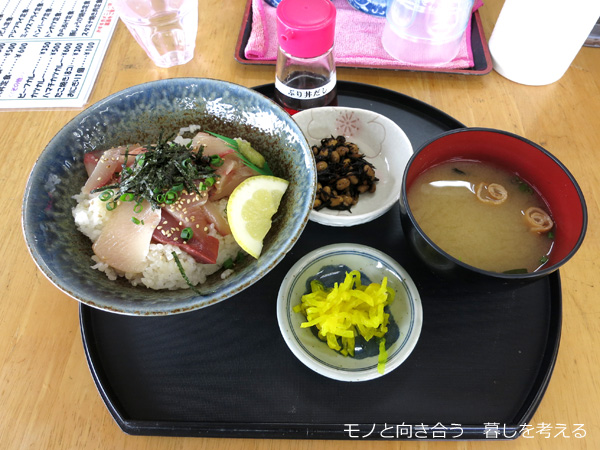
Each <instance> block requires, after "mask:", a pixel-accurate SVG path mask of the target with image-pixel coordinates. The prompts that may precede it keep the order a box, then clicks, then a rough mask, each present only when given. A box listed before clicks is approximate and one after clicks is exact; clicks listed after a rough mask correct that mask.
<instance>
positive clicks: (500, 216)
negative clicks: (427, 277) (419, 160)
mask: <svg viewBox="0 0 600 450" xmlns="http://www.w3.org/2000/svg"><path fill="white" fill-rule="evenodd" d="M407 196H408V203H409V205H410V209H411V211H412V213H413V215H414V217H415V219H416V221H417V223H418V224H419V226H420V227H421V229H422V230H423V231H424V232H425V233H426V234H427V235H428V236H429V237H430V238H431V240H432V241H433V242H434V243H435V244H436V245H438V246H439V247H440V248H442V249H443V250H444V251H446V252H447V253H449V254H450V255H452V256H453V257H455V258H456V259H458V260H460V261H462V262H464V263H466V264H469V265H471V266H473V267H477V268H479V269H483V270H487V271H491V272H505V273H529V272H534V271H537V270H540V269H541V268H542V267H543V266H544V265H545V264H546V263H547V262H548V259H549V255H550V252H551V251H552V247H553V243H554V227H555V224H554V222H553V220H552V218H551V214H550V209H549V208H548V205H546V203H545V202H544V200H543V199H542V197H541V196H540V195H539V194H538V193H537V192H536V191H535V189H534V187H533V186H531V185H530V184H528V183H527V181H526V180H523V179H521V178H520V177H519V175H518V174H516V173H512V172H509V171H506V170H504V169H500V168H498V167H495V166H493V165H490V164H488V163H483V162H477V161H452V162H446V163H443V164H440V165H438V166H435V167H432V168H430V169H428V170H426V171H425V172H424V173H422V174H421V175H419V176H418V177H417V179H416V180H415V181H414V183H413V184H412V186H411V187H410V188H409V190H408V192H407Z"/></svg>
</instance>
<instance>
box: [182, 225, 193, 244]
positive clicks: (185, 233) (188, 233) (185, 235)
mask: <svg viewBox="0 0 600 450" xmlns="http://www.w3.org/2000/svg"><path fill="white" fill-rule="evenodd" d="M193 236H194V230H192V229H191V228H190V227H186V228H184V229H183V230H181V239H183V240H184V241H189V240H190V239H191V238H192V237H193Z"/></svg>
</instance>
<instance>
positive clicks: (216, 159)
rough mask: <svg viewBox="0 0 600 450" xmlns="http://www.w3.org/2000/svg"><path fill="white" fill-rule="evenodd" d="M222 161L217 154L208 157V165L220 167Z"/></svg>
mask: <svg viewBox="0 0 600 450" xmlns="http://www.w3.org/2000/svg"><path fill="white" fill-rule="evenodd" d="M223 163H224V161H223V158H221V157H220V156H219V155H212V156H211V157H210V165H211V166H215V167H221V166H222V165H223Z"/></svg>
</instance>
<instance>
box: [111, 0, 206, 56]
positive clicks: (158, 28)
mask: <svg viewBox="0 0 600 450" xmlns="http://www.w3.org/2000/svg"><path fill="white" fill-rule="evenodd" d="M113 5H114V7H115V10H116V12H117V13H118V14H119V18H120V19H121V20H122V21H123V23H124V24H125V25H126V26H127V28H128V29H129V31H130V32H131V34H132V35H133V37H134V38H135V40H136V41H137V42H138V44H140V45H141V47H142V48H143V49H144V50H145V51H146V53H147V54H148V56H149V57H150V59H152V61H153V62H154V64H156V65H157V66H158V67H172V66H176V65H179V64H185V63H187V62H189V61H190V60H191V59H192V58H193V56H194V47H195V45H196V33H197V32H198V0H113Z"/></svg>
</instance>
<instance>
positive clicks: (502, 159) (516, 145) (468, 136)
mask: <svg viewBox="0 0 600 450" xmlns="http://www.w3.org/2000/svg"><path fill="white" fill-rule="evenodd" d="M457 160H467V161H477V162H482V163H487V164H488V165H490V166H495V167H498V168H500V169H504V170H506V171H509V172H513V173H515V174H516V175H517V176H518V177H519V178H520V179H521V180H523V181H525V182H526V183H527V184H528V185H529V186H531V187H532V188H533V189H534V190H535V191H537V193H538V194H539V195H540V196H541V197H542V199H543V200H544V201H545V203H546V205H547V206H548V208H549V210H550V214H551V217H552V220H553V221H554V224H555V225H554V228H553V230H552V231H553V234H554V236H553V241H554V242H553V247H552V251H551V252H550V255H549V260H548V261H547V262H546V263H545V264H544V265H543V266H542V267H541V268H540V269H539V270H537V271H534V272H528V273H514V272H513V271H507V272H492V271H489V270H483V269H480V268H477V267H473V266H471V265H469V264H466V263H464V262H462V261H460V260H458V259H457V258H455V257H454V256H452V255H450V254H449V253H447V252H445V251H444V250H442V249H441V248H440V247H439V246H438V245H437V244H436V243H435V242H434V241H433V240H432V239H431V238H430V237H429V236H428V235H427V234H426V233H425V232H424V231H423V229H422V228H421V226H420V225H419V223H418V222H417V220H416V219H415V217H414V215H413V213H412V211H411V207H410V205H409V203H408V192H410V189H411V186H412V185H413V183H414V182H415V180H416V179H417V177H418V176H419V175H421V174H422V173H423V172H425V171H426V170H427V169H429V168H432V167H434V166H437V165H440V164H443V163H446V162H453V161H457ZM400 216H401V217H400V218H401V223H402V229H403V231H404V235H405V237H406V239H407V241H408V243H409V246H410V247H411V248H412V250H413V251H414V252H415V253H416V254H417V255H418V257H419V258H420V259H421V260H422V261H423V262H424V263H425V264H426V265H427V266H428V267H429V268H430V269H432V270H433V271H434V272H436V273H440V274H445V275H449V276H452V277H454V276H463V275H468V274H471V275H476V276H487V277H493V278H500V279H515V280H532V279H538V278H540V277H543V276H546V275H548V274H550V273H552V272H554V271H556V270H557V269H558V268H559V267H561V266H562V265H563V264H565V263H566V262H567V261H568V260H569V259H571V257H572V256H573V255H574V254H575V253H576V252H577V250H578V249H579V247H580V246H581V244H582V242H583V239H584V236H585V233H586V229H587V208H586V204H585V199H584V197H583V193H582V192H581V189H580V188H579V185H578V184H577V182H576V181H575V179H574V178H573V176H572V175H571V173H570V172H569V171H568V170H567V168H566V167H565V166H564V165H563V164H562V163H561V162H560V161H559V160H558V159H556V158H555V157H554V156H553V155H552V154H550V152H548V151H547V150H545V149H543V148H542V147H540V146H539V145H537V144H535V143H533V142H531V141H529V140H527V139H525V138H523V137H521V136H518V135H515V134H512V133H509V132H506V131H501V130H494V129H489V128H461V129H457V130H452V131H449V132H446V133H443V134H441V135H439V136H437V137H436V138H434V139H432V140H431V141H429V142H427V143H425V144H424V145H423V146H422V147H421V148H419V149H418V150H417V151H416V152H415V153H414V154H413V156H412V157H411V158H410V160H409V162H408V164H407V166H406V169H405V171H404V176H403V180H402V193H401V196H400ZM465 244H466V245H467V243H466V242H465Z"/></svg>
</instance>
